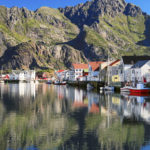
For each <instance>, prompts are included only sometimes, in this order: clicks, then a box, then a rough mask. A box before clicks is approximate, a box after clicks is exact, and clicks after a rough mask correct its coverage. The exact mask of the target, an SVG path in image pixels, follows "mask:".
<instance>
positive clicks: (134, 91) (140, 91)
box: [130, 89, 150, 93]
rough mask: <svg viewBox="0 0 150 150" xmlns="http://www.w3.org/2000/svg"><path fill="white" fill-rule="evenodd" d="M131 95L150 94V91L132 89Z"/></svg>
mask: <svg viewBox="0 0 150 150" xmlns="http://www.w3.org/2000/svg"><path fill="white" fill-rule="evenodd" d="M130 93H150V89H130Z"/></svg>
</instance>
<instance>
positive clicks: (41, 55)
mask: <svg viewBox="0 0 150 150" xmlns="http://www.w3.org/2000/svg"><path fill="white" fill-rule="evenodd" d="M108 53H109V54H110V55H111V56H112V57H115V58H119V57H120V56H121V55H133V54H136V55H145V54H146V55H150V16H149V15H147V14H146V13H143V12H142V10H141V9H140V8H139V7H137V6H135V5H133V4H130V3H128V4H127V3H125V1H124V0H113V1H112V0H92V1H88V2H86V3H84V4H79V5H77V6H74V7H66V8H59V9H53V8H48V7H41V8H39V9H37V10H36V11H29V10H28V9H26V8H17V7H13V8H6V7H4V6H1V7H0V67H3V68H5V69H28V68H30V69H31V68H37V69H38V68H39V69H48V68H51V69H54V68H55V69H59V68H68V67H70V66H71V63H73V62H79V63H81V62H87V61H88V60H90V61H94V60H104V59H105V58H106V57H107V54H108Z"/></svg>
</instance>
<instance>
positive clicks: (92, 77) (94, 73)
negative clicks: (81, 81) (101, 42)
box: [87, 61, 103, 81]
mask: <svg viewBox="0 0 150 150" xmlns="http://www.w3.org/2000/svg"><path fill="white" fill-rule="evenodd" d="M102 63H103V62H102V61H95V62H89V73H88V77H87V80H88V81H99V78H100V74H99V68H100V65H101V64H102Z"/></svg>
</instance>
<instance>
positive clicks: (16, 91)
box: [9, 83, 36, 97]
mask: <svg viewBox="0 0 150 150" xmlns="http://www.w3.org/2000/svg"><path fill="white" fill-rule="evenodd" d="M9 89H10V90H9V92H10V94H11V95H12V96H14V97H16V96H19V97H35V92H36V87H35V83H19V84H9Z"/></svg>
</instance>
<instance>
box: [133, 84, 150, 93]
mask: <svg viewBox="0 0 150 150" xmlns="http://www.w3.org/2000/svg"><path fill="white" fill-rule="evenodd" d="M130 93H132V94H148V93H150V88H146V87H145V85H144V84H143V83H138V84H137V86H136V87H131V88H130Z"/></svg>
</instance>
